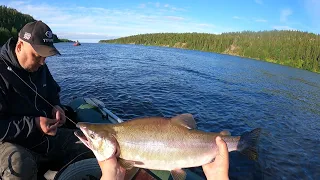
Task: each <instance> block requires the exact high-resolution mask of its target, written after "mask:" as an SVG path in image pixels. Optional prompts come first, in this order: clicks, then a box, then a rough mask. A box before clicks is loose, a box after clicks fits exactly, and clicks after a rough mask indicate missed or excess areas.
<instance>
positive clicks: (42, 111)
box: [0, 39, 60, 147]
mask: <svg viewBox="0 0 320 180" xmlns="http://www.w3.org/2000/svg"><path fill="white" fill-rule="evenodd" d="M16 42H17V41H16V40H14V39H9V40H8V42H7V43H6V44H4V45H3V46H2V48H1V52H0V89H1V92H0V142H2V141H5V142H12V143H16V144H20V145H22V146H24V147H32V146H34V145H35V144H37V143H39V141H41V139H42V138H43V137H42V136H43V134H42V132H41V131H40V130H39V129H38V128H37V127H36V124H35V117H39V116H44V117H49V118H52V107H51V106H50V105H49V104H48V103H46V102H45V101H44V100H43V99H42V98H40V97H39V95H37V94H36V93H35V92H34V91H32V89H34V90H35V91H36V92H37V93H39V94H40V95H41V96H42V97H44V98H45V99H46V100H47V101H49V102H50V103H51V104H52V105H60V100H59V92H60V87H59V85H58V84H57V83H56V81H55V80H54V79H53V77H52V75H51V73H50V71H49V69H48V67H47V65H43V66H42V67H40V68H39V69H38V71H36V72H32V73H30V72H28V71H26V70H24V69H23V68H22V67H21V66H20V64H19V62H18V60H17V57H16V54H15V46H16ZM20 78H21V79H20ZM23 81H25V82H26V84H25V83H24V82H23ZM29 86H30V87H29ZM31 88H32V89H31Z"/></svg>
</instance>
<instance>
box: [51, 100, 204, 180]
mask: <svg viewBox="0 0 320 180" xmlns="http://www.w3.org/2000/svg"><path fill="white" fill-rule="evenodd" d="M67 105H68V106H69V107H71V108H72V110H73V111H74V112H75V113H76V120H77V121H78V122H88V121H89V122H92V123H121V122H123V120H122V119H120V118H119V117H118V116H116V115H115V114H113V113H112V112H111V111H110V110H109V109H107V108H106V106H105V104H104V103H103V102H101V101H100V100H98V99H96V98H75V99H73V100H72V101H71V102H70V103H69V104H67ZM184 170H185V171H186V173H187V177H186V179H187V180H191V179H192V180H193V179H197V180H198V179H199V180H202V179H204V178H203V177H202V176H200V175H198V174H197V173H195V171H192V170H191V169H184ZM51 173H54V175H53V177H54V178H48V177H46V179H54V180H62V179H63V180H71V179H87V178H88V177H90V178H89V179H95V178H96V179H100V177H101V170H100V168H99V165H98V164H97V160H96V159H95V158H91V159H85V160H81V161H77V162H74V163H71V164H70V165H68V166H67V167H66V168H63V169H61V170H60V171H58V172H51ZM45 176H46V175H45ZM48 176H50V175H48ZM51 176H52V175H51ZM84 177H86V178H84ZM132 179H136V180H139V179H143V180H155V179H162V180H171V179H173V178H172V176H171V174H170V172H169V171H159V170H149V169H138V171H137V172H136V173H135V174H134V176H133V177H132Z"/></svg>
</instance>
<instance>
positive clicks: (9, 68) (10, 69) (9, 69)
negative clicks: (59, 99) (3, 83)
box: [2, 59, 77, 125]
mask: <svg viewBox="0 0 320 180" xmlns="http://www.w3.org/2000/svg"><path fill="white" fill-rule="evenodd" d="M2 60H3V62H4V63H5V64H6V65H7V70H8V71H11V72H12V73H13V74H15V75H16V76H17V77H18V78H19V79H20V80H21V81H22V82H23V83H24V84H25V85H27V86H28V87H29V88H30V89H31V90H32V91H33V92H34V93H36V95H37V96H39V97H40V98H41V99H42V100H44V101H45V102H46V103H47V104H48V105H50V106H51V107H52V108H53V109H55V110H56V111H58V109H57V108H56V107H54V106H53V105H52V104H51V103H50V102H48V101H47V100H46V99H45V98H44V97H42V96H41V95H40V94H39V93H38V92H37V91H36V90H34V89H33V88H32V87H31V86H30V85H29V84H28V83H27V82H26V81H25V80H23V79H22V78H21V77H20V76H19V75H18V74H17V73H16V72H14V70H13V69H12V68H11V67H10V66H9V65H8V64H7V62H6V61H5V60H4V59H2ZM62 115H63V116H64V117H65V118H66V119H67V120H69V121H70V122H71V123H73V124H74V125H77V123H75V122H74V121H73V120H72V119H70V118H69V117H68V116H66V115H65V113H63V114H62Z"/></svg>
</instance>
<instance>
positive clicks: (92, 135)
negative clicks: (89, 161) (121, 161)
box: [75, 122, 118, 161]
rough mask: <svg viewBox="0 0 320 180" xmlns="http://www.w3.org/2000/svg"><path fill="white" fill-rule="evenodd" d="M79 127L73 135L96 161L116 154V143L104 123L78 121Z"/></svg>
mask: <svg viewBox="0 0 320 180" xmlns="http://www.w3.org/2000/svg"><path fill="white" fill-rule="evenodd" d="M77 127H78V128H79V129H80V130H79V131H76V132H75V135H76V136H77V137H78V138H79V139H80V141H81V142H82V143H83V144H84V145H85V146H87V147H88V148H89V149H90V150H91V151H92V152H93V153H94V155H95V156H96V158H97V160H98V161H104V160H106V159H109V158H110V157H112V156H114V155H116V153H117V149H118V143H117V141H116V139H115V137H114V136H113V134H112V133H111V132H110V131H108V128H106V127H105V125H104V124H92V123H83V122H81V123H78V124H77Z"/></svg>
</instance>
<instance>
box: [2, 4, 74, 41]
mask: <svg viewBox="0 0 320 180" xmlns="http://www.w3.org/2000/svg"><path fill="white" fill-rule="evenodd" d="M32 21H35V19H34V18H33V17H32V16H30V15H28V14H22V13H20V12H19V11H17V10H15V9H12V8H8V7H6V6H0V45H3V44H4V43H5V42H6V41H7V40H8V39H9V38H10V37H18V32H19V31H20V29H21V28H22V27H23V26H24V25H25V24H27V23H28V22H32ZM54 41H55V42H62V41H63V42H65V41H68V40H66V39H59V38H58V37H57V35H55V34H54Z"/></svg>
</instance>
